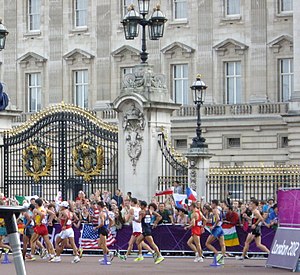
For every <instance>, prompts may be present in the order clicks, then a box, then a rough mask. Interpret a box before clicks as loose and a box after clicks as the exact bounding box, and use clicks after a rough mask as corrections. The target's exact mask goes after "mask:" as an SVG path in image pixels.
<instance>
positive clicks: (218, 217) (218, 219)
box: [212, 209, 220, 229]
mask: <svg viewBox="0 0 300 275" xmlns="http://www.w3.org/2000/svg"><path fill="white" fill-rule="evenodd" d="M213 215H214V217H215V224H214V225H213V227H212V229H214V228H215V227H216V226H217V224H218V223H219V221H220V216H219V211H218V209H213Z"/></svg>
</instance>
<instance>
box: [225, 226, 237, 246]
mask: <svg viewBox="0 0 300 275" xmlns="http://www.w3.org/2000/svg"><path fill="white" fill-rule="evenodd" d="M222 228H223V231H224V239H225V246H228V247H229V246H237V245H240V241H239V237H238V234H237V232H236V228H235V225H233V224H229V223H223V224H222Z"/></svg>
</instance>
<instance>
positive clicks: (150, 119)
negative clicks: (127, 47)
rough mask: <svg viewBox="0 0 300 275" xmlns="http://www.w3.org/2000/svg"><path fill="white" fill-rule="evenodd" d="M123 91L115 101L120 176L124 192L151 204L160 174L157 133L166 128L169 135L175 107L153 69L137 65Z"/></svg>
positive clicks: (124, 81)
mask: <svg viewBox="0 0 300 275" xmlns="http://www.w3.org/2000/svg"><path fill="white" fill-rule="evenodd" d="M123 86H124V87H123V89H122V91H121V94H120V96H118V97H117V98H116V99H115V101H114V102H113V107H114V109H115V110H116V111H117V112H118V123H119V140H118V151H119V153H118V177H119V187H120V189H121V190H122V191H123V192H128V191H130V192H132V195H133V196H134V197H137V198H140V199H144V200H146V201H150V199H151V198H152V197H153V195H154V194H155V191H156V190H157V184H158V177H159V176H160V173H161V151H160V148H159V145H158V134H159V133H160V132H161V128H162V127H163V128H164V129H165V131H166V132H168V133H169V132H170V128H171V114H172V112H173V111H174V110H176V109H178V108H179V106H180V105H178V104H174V103H173V102H172V101H171V99H170V96H169V92H168V90H167V88H166V84H165V77H164V76H163V75H160V74H154V73H153V71H152V67H151V66H148V65H138V66H136V67H135V68H134V72H133V73H132V74H127V75H125V76H124V80H123Z"/></svg>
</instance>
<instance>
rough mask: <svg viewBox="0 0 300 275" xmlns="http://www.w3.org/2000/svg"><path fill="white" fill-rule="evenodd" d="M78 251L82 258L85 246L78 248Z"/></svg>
mask: <svg viewBox="0 0 300 275" xmlns="http://www.w3.org/2000/svg"><path fill="white" fill-rule="evenodd" d="M78 253H79V258H82V254H83V248H82V247H80V248H79V249H78Z"/></svg>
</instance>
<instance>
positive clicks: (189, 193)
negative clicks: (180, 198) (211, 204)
mask: <svg viewBox="0 0 300 275" xmlns="http://www.w3.org/2000/svg"><path fill="white" fill-rule="evenodd" d="M186 196H187V198H188V199H189V200H191V201H197V193H196V192H195V191H194V190H193V189H192V188H190V187H187V188H186Z"/></svg>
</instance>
